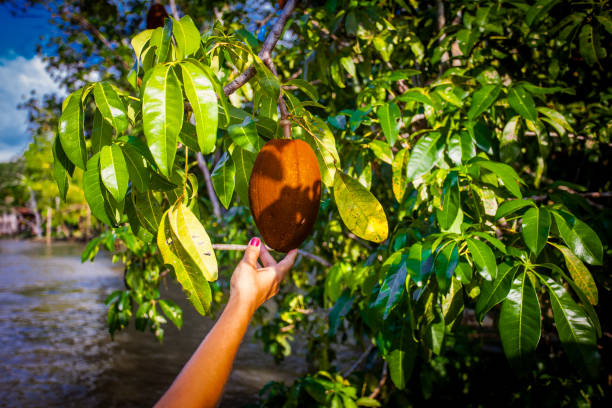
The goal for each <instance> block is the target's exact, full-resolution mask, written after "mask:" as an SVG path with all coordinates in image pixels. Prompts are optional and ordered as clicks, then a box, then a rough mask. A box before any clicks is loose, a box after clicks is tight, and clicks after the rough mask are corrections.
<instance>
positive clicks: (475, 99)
mask: <svg viewBox="0 0 612 408" xmlns="http://www.w3.org/2000/svg"><path fill="white" fill-rule="evenodd" d="M501 88H502V87H501V85H485V86H483V87H482V88H480V89H479V90H478V91H476V92H474V96H472V106H470V110H469V111H468V113H467V117H468V119H469V120H474V119H475V118H476V117H477V116H479V115H480V114H481V113H483V112H484V111H486V110H487V109H488V108H489V106H491V105H492V104H493V102H495V101H496V100H497V97H498V96H499V93H500V92H501Z"/></svg>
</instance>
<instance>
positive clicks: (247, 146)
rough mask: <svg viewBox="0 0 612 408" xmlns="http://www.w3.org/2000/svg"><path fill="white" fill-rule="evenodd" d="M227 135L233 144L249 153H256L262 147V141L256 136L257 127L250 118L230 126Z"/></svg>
mask: <svg viewBox="0 0 612 408" xmlns="http://www.w3.org/2000/svg"><path fill="white" fill-rule="evenodd" d="M227 133H228V135H229V136H230V138H231V139H232V141H233V142H234V143H236V144H237V145H238V146H240V147H241V148H243V149H244V150H248V151H249V152H251V153H258V152H259V151H260V150H261V148H262V147H263V145H264V141H263V139H262V138H260V137H259V135H258V134H257V126H255V122H253V120H252V119H251V117H250V116H247V117H246V118H245V119H244V122H242V123H240V124H235V125H230V126H229V127H228V128H227Z"/></svg>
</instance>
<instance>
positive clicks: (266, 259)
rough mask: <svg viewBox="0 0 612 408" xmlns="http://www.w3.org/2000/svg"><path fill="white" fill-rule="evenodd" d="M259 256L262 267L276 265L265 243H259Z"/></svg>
mask: <svg viewBox="0 0 612 408" xmlns="http://www.w3.org/2000/svg"><path fill="white" fill-rule="evenodd" d="M259 258H260V259H261V263H263V266H264V267H266V268H267V267H268V266H274V265H276V260H275V259H274V258H273V257H272V255H270V251H268V248H266V246H265V245H261V252H260V253H259Z"/></svg>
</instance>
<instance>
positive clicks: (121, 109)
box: [93, 82, 128, 133]
mask: <svg viewBox="0 0 612 408" xmlns="http://www.w3.org/2000/svg"><path fill="white" fill-rule="evenodd" d="M93 94H94V99H95V101H96V105H97V106H98V109H99V110H100V113H102V117H103V118H104V119H105V120H107V121H108V123H110V124H111V125H112V126H113V127H114V128H115V129H116V130H117V133H123V132H125V130H126V129H127V125H128V119H127V113H126V110H125V105H124V103H123V101H122V100H121V99H120V98H119V95H118V94H117V92H115V90H114V89H113V87H112V86H111V85H110V84H109V83H108V82H98V83H96V85H95V86H94V88H93Z"/></svg>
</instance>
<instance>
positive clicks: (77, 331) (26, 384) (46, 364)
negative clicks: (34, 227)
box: [0, 240, 305, 407]
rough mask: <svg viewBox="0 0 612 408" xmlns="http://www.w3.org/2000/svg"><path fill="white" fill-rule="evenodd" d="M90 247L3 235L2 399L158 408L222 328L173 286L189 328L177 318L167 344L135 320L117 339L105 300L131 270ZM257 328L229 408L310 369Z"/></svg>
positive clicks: (238, 364) (20, 403)
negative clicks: (270, 346)
mask: <svg viewBox="0 0 612 408" xmlns="http://www.w3.org/2000/svg"><path fill="white" fill-rule="evenodd" d="M82 249H83V247H82V246H81V245H77V244H67V243H54V244H53V245H51V246H46V245H45V244H44V243H34V242H28V241H12V240H0V406H7V407H43V406H44V407H55V406H58V407H60V406H61V407H85V406H87V407H141V406H144V407H146V406H151V405H153V404H154V403H155V401H157V399H158V398H159V397H160V396H161V395H162V394H163V392H164V391H165V390H166V389H167V388H168V386H169V385H170V384H171V382H172V380H173V379H174V378H175V376H176V375H177V374H178V372H179V371H180V369H181V367H182V366H183V365H184V364H185V362H186V361H187V360H188V359H189V357H190V355H191V353H192V352H193V351H194V350H195V349H196V347H197V345H198V344H199V343H200V342H201V340H202V339H203V338H204V336H205V335H206V333H207V332H208V330H209V329H210V328H211V327H212V324H213V322H212V321H211V320H210V319H208V318H204V317H201V316H199V315H198V314H197V313H196V312H195V311H194V310H193V308H192V307H191V306H190V305H189V304H188V303H187V302H186V301H185V299H184V296H182V294H181V291H180V289H178V288H177V287H175V286H173V284H170V285H172V286H170V287H168V288H165V289H164V288H161V290H162V297H165V298H170V299H172V300H174V301H175V302H176V303H178V304H179V305H180V306H181V307H182V308H183V319H184V321H183V329H182V330H180V331H179V330H178V329H176V328H175V327H174V326H172V324H171V323H169V324H167V325H166V326H165V338H164V342H163V344H160V343H159V342H157V340H156V339H155V338H154V336H153V335H152V334H151V333H141V332H138V331H136V330H135V329H133V328H132V327H133V323H132V325H131V327H130V329H128V330H125V331H123V332H121V333H119V334H117V335H115V340H114V341H112V340H111V339H110V336H109V334H108V331H107V327H106V306H105V305H104V303H103V302H104V299H105V298H106V296H107V295H108V294H110V293H111V292H112V291H114V290H116V289H123V281H122V268H121V267H120V266H117V265H113V264H112V263H111V262H110V259H109V257H108V256H105V255H103V254H100V255H98V258H97V259H96V261H95V262H93V263H89V262H88V263H85V264H81V262H80V253H81V251H82ZM162 286H163V285H162ZM252 334H253V333H252V331H249V332H248V333H247V335H246V336H245V340H244V342H243V344H242V346H241V348H240V351H239V352H238V356H237V358H236V361H235V362H234V370H233V372H232V375H231V377H230V379H229V381H228V384H227V387H226V391H225V395H224V397H223V401H222V403H221V406H222V407H237V406H238V407H239V406H242V405H244V404H246V403H249V402H253V401H254V400H255V399H256V398H257V392H258V390H259V389H260V388H261V387H262V386H263V385H265V384H266V383H267V382H268V381H272V380H284V381H285V382H290V380H291V379H292V378H294V377H295V376H297V375H298V374H300V373H301V372H303V371H304V370H305V367H304V366H303V356H298V355H293V356H291V357H290V358H288V359H287V360H286V361H284V362H283V363H282V364H281V365H276V364H275V363H274V360H273V359H272V358H271V357H270V356H268V355H267V354H265V353H263V351H262V348H261V344H259V343H255V342H254V341H253V340H252Z"/></svg>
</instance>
